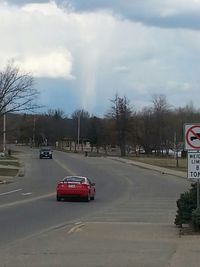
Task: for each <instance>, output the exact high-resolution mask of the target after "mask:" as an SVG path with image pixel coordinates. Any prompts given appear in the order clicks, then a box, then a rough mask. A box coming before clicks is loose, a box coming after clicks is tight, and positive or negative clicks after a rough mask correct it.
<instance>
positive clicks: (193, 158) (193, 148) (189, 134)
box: [185, 123, 200, 208]
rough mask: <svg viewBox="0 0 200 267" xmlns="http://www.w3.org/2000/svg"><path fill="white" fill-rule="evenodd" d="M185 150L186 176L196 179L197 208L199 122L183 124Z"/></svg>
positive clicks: (199, 173)
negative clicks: (186, 153)
mask: <svg viewBox="0 0 200 267" xmlns="http://www.w3.org/2000/svg"><path fill="white" fill-rule="evenodd" d="M185 150H187V151H188V157H187V162H188V168H187V177H188V178H189V179H195V180H196V181H197V208H199V207H200V203H199V193H200V183H199V180H200V124H198V123H197V124H189V123H188V124H185Z"/></svg>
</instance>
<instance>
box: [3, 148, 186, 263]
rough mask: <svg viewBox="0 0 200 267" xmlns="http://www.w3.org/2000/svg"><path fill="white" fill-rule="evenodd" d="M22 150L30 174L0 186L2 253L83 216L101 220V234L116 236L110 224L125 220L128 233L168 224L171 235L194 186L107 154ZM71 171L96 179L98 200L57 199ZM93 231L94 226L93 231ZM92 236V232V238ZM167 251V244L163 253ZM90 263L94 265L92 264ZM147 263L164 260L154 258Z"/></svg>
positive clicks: (85, 219)
mask: <svg viewBox="0 0 200 267" xmlns="http://www.w3.org/2000/svg"><path fill="white" fill-rule="evenodd" d="M18 149H19V148H18ZM20 150H21V151H22V152H21V153H19V154H18V156H19V157H20V158H21V160H23V161H24V162H25V176H24V177H22V178H18V179H17V180H16V182H14V183H12V184H7V185H1V186H0V237H1V238H0V250H1V253H3V251H4V250H6V249H7V250H9V249H10V248H11V247H12V246H14V245H16V244H18V243H20V242H22V240H25V239H28V238H31V237H33V236H36V235H38V234H39V233H41V234H42V233H45V232H48V231H49V230H50V229H55V228H59V227H61V226H66V227H69V228H70V227H72V228H73V225H74V224H76V223H78V222H80V221H81V222H87V223H88V224H87V225H88V227H89V228H92V227H93V225H95V224H96V226H97V228H98V229H99V233H100V232H101V231H103V232H104V233H105V232H107V234H109V233H110V235H111V236H112V234H111V233H112V230H111V229H114V228H115V227H119V226H120V225H126V227H125V228H126V231H125V232H124V235H125V236H126V235H127V237H128V236H129V234H128V233H127V229H128V227H129V226H130V225H131V226H132V228H131V229H130V231H131V232H132V233H133V232H134V233H135V234H137V233H139V232H141V233H145V232H146V234H147V235H149V234H150V233H151V232H154V231H155V232H156V229H157V230H158V229H160V228H159V227H160V226H162V231H163V229H167V232H166V233H168V231H169V229H171V230H172V234H174V232H175V231H176V230H175V228H174V226H173V221H174V218H175V213H176V200H177V198H178V197H179V195H180V193H182V192H183V191H185V190H186V189H188V188H189V183H188V182H187V181H186V180H185V179H181V178H178V177H175V176H170V175H161V174H160V173H157V172H154V171H149V170H145V169H142V168H138V167H134V166H131V165H128V164H125V163H122V162H119V161H117V160H111V159H109V158H104V157H101V158H98V157H84V156H83V155H79V154H74V153H63V152H59V151H54V152H53V160H50V159H43V160H40V159H39V152H38V150H37V149H29V148H26V147H21V148H20ZM72 174H77V175H83V176H84V175H85V176H88V177H90V178H91V179H92V180H93V181H94V182H95V183H96V187H97V196H96V199H95V201H91V202H89V203H85V202H80V201H64V202H56V200H55V187H56V182H57V181H58V180H60V179H62V178H63V177H64V176H66V175H72ZM102 225H107V227H106V229H104V230H102ZM111 226H112V227H111ZM144 226H145V227H144ZM109 227H111V228H109ZM109 229H110V231H109ZM117 229H118V228H116V231H117V232H119V230H120V229H121V230H120V231H121V233H123V229H122V228H119V229H118V230H117ZM92 232H93V231H92V229H90V233H92ZM96 233H97V231H95V234H96ZM164 235H165V233H164ZM90 238H91V236H90V237H88V240H87V242H89V240H90ZM99 238H100V236H99ZM113 238H114V236H113ZM114 239H115V238H114ZM80 240H81V239H80ZM84 240H85V239H84ZM84 242H85V241H84ZM110 242H112V239H111V240H110ZM127 244H128V243H127ZM72 247H73V246H72ZM74 249H76V248H74ZM143 249H144V247H143ZM145 249H147V248H145ZM173 250H174V244H173V246H172V248H171V247H170V248H168V254H167V255H168V256H169V255H171V254H172V253H173V252H172V251H173ZM164 251H166V247H165V246H164V247H163V253H164ZM0 255H3V254H0ZM162 257H163V254H162V253H161V258H162ZM169 257H170V256H169ZM0 258H1V257H0ZM166 260H168V258H166ZM161 264H163V263H161ZM0 266H1V265H0ZM2 266H4V265H2ZM5 266H7V265H5ZM8 266H9V265H8ZM30 266H34V265H30ZM36 266H37V265H36ZM38 266H39V265H38ZM41 266H43V265H41ZM58 266H65V265H58ZM69 266H70V265H69ZM74 266H75V265H74ZM77 266H78V263H77ZM87 266H94V264H93V265H90V264H89V263H88V265H87ZM97 266H106V265H97ZM110 266H111V265H110ZM113 266H117V265H113ZM119 266H120V265H119ZM121 266H129V265H121ZM130 266H131V265H130ZM141 266H146V265H141ZM147 266H162V265H155V263H152V265H147Z"/></svg>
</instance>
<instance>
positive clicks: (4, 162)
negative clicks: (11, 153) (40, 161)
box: [0, 160, 20, 167]
mask: <svg viewBox="0 0 200 267" xmlns="http://www.w3.org/2000/svg"><path fill="white" fill-rule="evenodd" d="M0 165H3V166H9V165H11V166H16V167H20V163H19V162H18V161H16V160H0Z"/></svg>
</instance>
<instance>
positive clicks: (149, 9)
mask: <svg viewBox="0 0 200 267" xmlns="http://www.w3.org/2000/svg"><path fill="white" fill-rule="evenodd" d="M184 1H185V0H183V2H182V3H181V1H180V0H174V1H166V0H163V1H160V0H126V1H123V0H109V1H108V0H87V1H83V0H67V1H66V0H54V2H56V3H57V4H58V5H61V6H65V5H66V6H71V7H73V8H74V10H75V11H78V12H90V11H97V10H102V9H105V10H106V9H107V10H110V11H111V12H114V13H115V14H116V15H117V16H120V17H121V18H122V19H129V20H132V21H135V22H140V23H143V24H145V25H149V26H154V27H160V28H185V29H193V30H199V29H200V16H199V12H200V5H199V4H198V3H197V2H195V1H193V2H192V1H185V2H184ZM7 2H8V3H12V4H17V5H22V4H28V3H45V2H49V1H48V0H7ZM181 4H183V5H181Z"/></svg>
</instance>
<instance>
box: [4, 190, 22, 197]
mask: <svg viewBox="0 0 200 267" xmlns="http://www.w3.org/2000/svg"><path fill="white" fill-rule="evenodd" d="M21 190H22V188H20V189H16V190H12V191H9V192H5V193H0V196H4V195H8V194H12V193H16V192H19V191H21Z"/></svg>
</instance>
